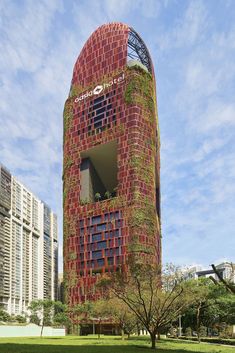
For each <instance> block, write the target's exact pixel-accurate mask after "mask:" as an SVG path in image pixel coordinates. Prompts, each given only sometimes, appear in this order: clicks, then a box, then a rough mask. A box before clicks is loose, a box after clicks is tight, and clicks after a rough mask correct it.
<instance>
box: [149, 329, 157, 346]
mask: <svg viewBox="0 0 235 353" xmlns="http://www.w3.org/2000/svg"><path fill="white" fill-rule="evenodd" d="M150 337H151V343H152V346H151V349H155V348H156V333H155V332H154V333H150Z"/></svg>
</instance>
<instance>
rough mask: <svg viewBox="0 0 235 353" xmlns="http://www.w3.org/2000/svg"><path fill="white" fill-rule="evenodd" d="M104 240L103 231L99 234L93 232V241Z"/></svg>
mask: <svg viewBox="0 0 235 353" xmlns="http://www.w3.org/2000/svg"><path fill="white" fill-rule="evenodd" d="M99 240H102V234H101V233H97V234H93V235H92V241H99Z"/></svg>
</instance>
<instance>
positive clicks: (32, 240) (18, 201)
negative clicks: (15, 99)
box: [0, 164, 58, 315]
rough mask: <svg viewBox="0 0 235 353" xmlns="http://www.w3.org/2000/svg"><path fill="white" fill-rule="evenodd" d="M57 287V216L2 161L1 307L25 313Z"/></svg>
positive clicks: (55, 290)
mask: <svg viewBox="0 0 235 353" xmlns="http://www.w3.org/2000/svg"><path fill="white" fill-rule="evenodd" d="M57 287H58V236H57V216H56V214H54V213H53V212H52V211H51V209H50V208H49V207H48V206H47V205H46V204H45V203H43V202H42V201H40V200H39V199H38V198H37V197H36V196H35V195H34V194H32V193H31V192H30V191H29V190H28V189H27V188H26V187H25V186H24V185H23V184H21V183H20V182H19V181H18V180H17V179H16V178H15V177H14V176H12V175H11V173H10V172H9V171H8V170H7V169H6V168H5V167H4V166H2V165H1V164H0V306H1V308H3V309H4V310H6V311H7V312H8V313H9V314H14V315H18V314H22V313H25V312H26V311H27V307H28V305H29V304H30V302H31V301H32V300H34V299H52V300H53V299H57Z"/></svg>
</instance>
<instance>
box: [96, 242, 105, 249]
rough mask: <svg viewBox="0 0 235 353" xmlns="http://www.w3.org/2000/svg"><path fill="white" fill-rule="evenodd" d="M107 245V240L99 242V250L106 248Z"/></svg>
mask: <svg viewBox="0 0 235 353" xmlns="http://www.w3.org/2000/svg"><path fill="white" fill-rule="evenodd" d="M106 247H107V243H106V241H101V242H99V243H97V249H98V250H101V249H105V248H106Z"/></svg>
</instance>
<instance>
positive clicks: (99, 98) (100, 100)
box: [94, 96, 104, 104]
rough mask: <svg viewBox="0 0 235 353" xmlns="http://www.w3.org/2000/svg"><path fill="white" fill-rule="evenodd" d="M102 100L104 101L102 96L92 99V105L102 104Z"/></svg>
mask: <svg viewBox="0 0 235 353" xmlns="http://www.w3.org/2000/svg"><path fill="white" fill-rule="evenodd" d="M103 99H104V96H101V97H98V98H96V99H94V104H96V103H99V102H102V100H103Z"/></svg>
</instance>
